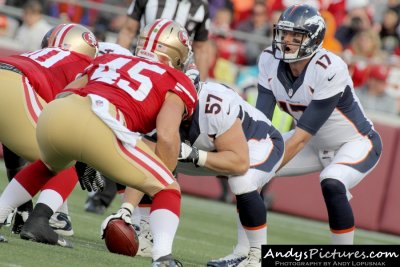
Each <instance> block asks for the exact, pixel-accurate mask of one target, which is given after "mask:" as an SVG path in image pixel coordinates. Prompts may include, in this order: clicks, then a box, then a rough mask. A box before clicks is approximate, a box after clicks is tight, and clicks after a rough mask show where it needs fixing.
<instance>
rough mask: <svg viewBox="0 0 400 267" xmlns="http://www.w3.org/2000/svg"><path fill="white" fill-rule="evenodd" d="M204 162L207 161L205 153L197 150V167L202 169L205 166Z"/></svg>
mask: <svg viewBox="0 0 400 267" xmlns="http://www.w3.org/2000/svg"><path fill="white" fill-rule="evenodd" d="M206 161H207V152H206V151H204V150H200V149H199V160H198V161H197V163H196V164H197V165H198V166H201V167H203V166H204V165H206Z"/></svg>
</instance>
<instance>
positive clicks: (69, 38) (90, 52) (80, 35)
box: [42, 23, 98, 58]
mask: <svg viewBox="0 0 400 267" xmlns="http://www.w3.org/2000/svg"><path fill="white" fill-rule="evenodd" d="M49 33H50V35H49V37H48V41H47V47H59V48H62V49H65V50H69V51H74V52H77V53H80V54H84V55H87V56H89V57H91V58H95V57H96V55H97V52H98V43H97V39H96V37H95V36H94V34H93V33H92V32H91V31H90V30H89V29H87V28H86V27H84V26H82V25H79V24H73V23H70V24H60V25H58V26H56V27H54V28H53V29H51V30H50V31H49V32H48V33H47V34H46V35H45V37H44V38H46V36H47V35H48V34H49ZM42 46H43V42H42Z"/></svg>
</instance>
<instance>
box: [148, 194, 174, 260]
mask: <svg viewBox="0 0 400 267" xmlns="http://www.w3.org/2000/svg"><path fill="white" fill-rule="evenodd" d="M180 203H181V194H180V192H179V191H177V190H174V189H167V190H161V191H160V192H158V193H157V194H156V195H155V196H154V198H153V204H152V206H151V212H150V229H151V232H152V234H153V241H154V246H153V251H152V257H153V260H157V259H158V258H160V257H162V256H166V255H169V254H171V252H172V244H173V241H174V237H175V234H176V230H177V229H178V225H179V216H180Z"/></svg>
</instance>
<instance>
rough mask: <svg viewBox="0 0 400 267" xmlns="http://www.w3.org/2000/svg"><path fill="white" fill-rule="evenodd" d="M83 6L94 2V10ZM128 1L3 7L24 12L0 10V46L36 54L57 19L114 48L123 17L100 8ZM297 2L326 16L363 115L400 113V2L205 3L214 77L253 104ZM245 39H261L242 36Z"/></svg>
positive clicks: (331, 44) (20, 0) (24, 0)
mask: <svg viewBox="0 0 400 267" xmlns="http://www.w3.org/2000/svg"><path fill="white" fill-rule="evenodd" d="M199 1H200V0H199ZM83 2H84V3H90V2H92V4H93V8H88V7H87V6H88V5H83ZM131 2H132V0H87V1H77V0H63V1H61V0H0V7H1V6H3V5H7V6H12V7H17V8H21V9H22V10H23V15H22V17H13V16H11V15H9V14H6V13H5V12H2V11H1V9H0V40H1V39H2V38H11V39H13V40H15V42H16V43H17V44H18V46H17V47H19V48H20V49H21V50H26V51H28V50H35V49H38V48H39V47H40V41H41V39H42V36H43V35H44V34H45V33H46V32H47V31H48V30H49V29H50V28H51V27H52V26H51V25H50V24H49V22H48V20H46V18H48V17H53V18H57V19H60V20H61V22H74V23H80V24H83V25H86V26H89V27H92V28H93V29H94V32H95V34H96V35H97V37H98V38H99V40H101V41H105V40H107V41H110V40H109V36H110V33H111V34H112V33H114V34H115V33H117V32H118V31H119V29H120V28H121V26H122V25H123V23H124V21H125V13H124V12H121V13H118V14H117V13H115V12H104V11H100V9H99V8H96V6H98V5H96V4H103V5H109V6H112V7H120V8H123V9H124V10H127V9H128V8H129V6H130V4H131ZM296 2H298V3H307V4H310V5H313V6H315V7H317V8H318V9H319V10H320V11H321V15H322V16H323V17H324V18H325V21H326V24H327V33H326V37H325V41H324V47H325V48H327V49H329V50H331V51H333V52H335V53H337V54H339V55H340V56H341V57H342V58H343V59H344V60H345V61H346V62H347V63H348V66H349V70H350V73H351V75H352V78H353V82H354V85H355V88H356V93H357V95H358V96H359V98H360V101H361V102H362V104H363V106H364V108H365V109H366V110H372V111H378V112H385V113H390V114H395V115H398V114H400V75H398V73H399V72H400V0H303V1H300V0H208V3H209V17H210V19H211V25H210V33H209V55H210V56H211V59H210V62H209V77H210V78H211V79H215V80H218V81H220V82H224V83H228V84H230V85H233V86H235V87H236V88H238V90H241V91H246V90H247V91H248V92H249V95H248V97H249V101H251V99H254V96H252V95H251V94H250V92H254V91H255V84H256V80H257V75H258V71H257V60H258V56H259V54H260V52H261V51H262V50H263V49H264V48H266V47H267V46H268V45H269V44H270V43H271V40H272V38H273V24H274V23H275V22H276V21H277V19H278V18H279V15H280V13H281V11H282V10H283V9H285V8H286V7H287V6H288V5H292V4H295V3H296ZM89 6H90V5H89ZM103 10H104V9H103ZM241 32H242V33H246V34H253V36H255V37H260V36H261V37H264V39H262V41H260V39H255V38H247V37H246V36H247V35H246V36H245V37H243V36H241V35H240V33H241ZM28 40H29V41H28Z"/></svg>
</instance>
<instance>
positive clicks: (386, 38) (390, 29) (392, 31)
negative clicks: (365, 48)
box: [379, 8, 400, 53]
mask: <svg viewBox="0 0 400 267" xmlns="http://www.w3.org/2000/svg"><path fill="white" fill-rule="evenodd" d="M399 22H400V19H399V14H398V13H397V12H396V10H395V9H391V8H388V9H387V10H386V11H385V12H384V14H383V20H382V24H381V31H380V32H379V36H380V39H381V41H382V49H384V50H385V51H387V52H388V53H392V52H393V51H394V50H395V48H396V47H397V46H398V45H399V43H400V38H399V32H398V27H399Z"/></svg>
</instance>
